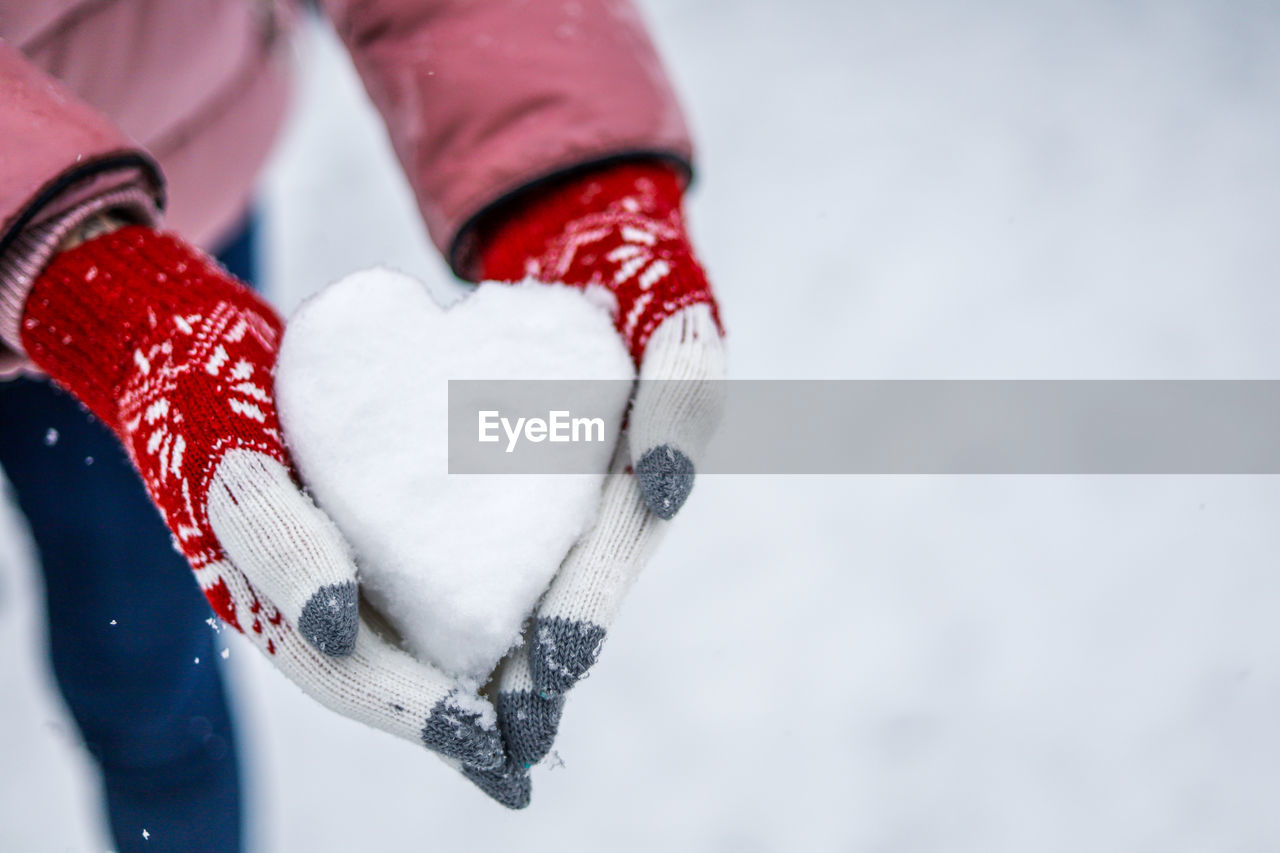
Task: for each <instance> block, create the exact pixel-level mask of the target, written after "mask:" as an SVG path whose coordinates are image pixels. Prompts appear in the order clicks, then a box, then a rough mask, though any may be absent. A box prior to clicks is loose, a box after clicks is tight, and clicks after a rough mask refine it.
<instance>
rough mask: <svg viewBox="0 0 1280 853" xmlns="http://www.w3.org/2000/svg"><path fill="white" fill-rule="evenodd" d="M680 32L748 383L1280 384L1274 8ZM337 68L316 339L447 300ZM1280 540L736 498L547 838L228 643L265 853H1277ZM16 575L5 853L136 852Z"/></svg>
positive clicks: (669, 30) (1063, 496)
mask: <svg viewBox="0 0 1280 853" xmlns="http://www.w3.org/2000/svg"><path fill="white" fill-rule="evenodd" d="M643 5H644V7H645V8H646V9H647V11H648V12H649V17H650V19H651V22H652V24H653V26H654V30H655V34H656V37H657V39H658V41H659V43H660V45H661V46H662V48H663V50H664V53H665V54H666V56H667V57H668V59H669V62H670V64H671V67H672V72H673V74H674V76H675V78H676V80H677V82H678V84H679V85H680V88H681V89H682V91H683V93H684V95H685V98H686V102H687V106H688V108H689V112H690V114H691V117H692V121H693V124H694V127H695V131H696V133H697V136H698V139H699V141H700V143H701V151H702V160H701V163H702V171H701V182H700V185H699V187H698V190H697V194H696V196H695V197H694V199H693V202H692V213H691V216H692V223H693V228H694V230H695V237H696V238H697V241H698V244H699V246H700V247H701V250H702V252H703V254H704V256H705V260H706V262H707V266H708V268H709V269H710V271H711V273H712V275H713V276H714V279H715V281H716V282H717V285H718V287H719V290H720V294H721V297H722V301H723V303H724V310H725V315H726V318H727V321H728V324H729V327H730V330H731V333H732V347H733V351H732V355H733V370H734V374H735V375H736V376H737V377H740V378H783V377H805V378H892V377H918V378H1035V377H1054V378H1095V377H1112V378H1174V377H1179V378H1280V365H1278V363H1277V355H1278V350H1280V347H1277V344H1276V337H1275V329H1276V323H1277V317H1280V287H1277V283H1278V282H1280V275H1278V274H1280V239H1277V238H1276V227H1277V224H1278V223H1280V157H1278V156H1277V152H1278V151H1280V107H1278V106H1277V105H1280V51H1277V49H1276V47H1275V46H1276V45H1277V44H1280V9H1277V7H1276V6H1275V5H1274V4H1271V3H1266V2H1252V3H1250V2H1244V0H1240V2H1235V3H1231V4H1221V3H1214V2H1210V0H1204V1H1203V2H1186V0H1178V1H1177V2H1174V1H1173V0H1160V2H1157V0H1151V1H1150V2H1130V3H1122V4H1121V3H1106V2H1101V0H1099V2H1083V3H1082V2H1042V3H1005V2H998V0H975V2H970V3H964V4H954V3H941V2H926V0H895V2H892V3H890V2H855V3H837V2H828V0H808V2H800V0H791V2H787V3H779V2H774V0H699V2H690V0H651V2H645V3H643ZM300 62H301V63H302V65H303V66H304V68H305V72H306V75H305V76H306V82H305V84H304V85H303V86H302V87H301V90H300V92H299V94H300V96H301V97H300V99H299V102H298V109H297V112H296V114H295V116H294V118H293V123H292V126H291V129H290V132H289V133H288V136H287V139H286V140H285V142H284V144H283V145H282V146H281V148H280V151H279V155H278V157H277V159H276V161H275V163H274V165H273V168H272V170H271V174H270V176H269V180H268V183H267V193H266V199H267V210H268V224H269V226H270V228H269V230H270V232H271V236H272V239H273V245H272V255H271V257H270V264H269V267H270V272H271V273H272V274H273V276H274V280H275V284H276V288H277V290H276V296H277V298H278V301H279V302H280V304H281V305H282V306H283V307H285V308H286V309H287V308H289V307H291V306H292V305H294V304H296V302H297V300H298V299H300V298H301V297H302V296H304V295H305V294H306V293H307V292H309V291H310V290H312V289H314V288H315V287H317V286H320V285H322V284H324V283H326V282H328V281H330V280H332V279H335V278H337V277H338V276H340V275H341V274H343V273H345V272H347V271H349V270H351V269H354V268H357V267H360V266H364V265H369V264H373V263H388V264H392V265H394V266H398V267H400V268H402V269H404V270H407V271H409V272H412V273H414V274H417V275H419V276H422V277H424V278H431V279H433V280H435V281H437V282H438V283H439V287H440V288H441V289H442V291H447V290H449V289H450V288H451V286H450V285H449V284H448V283H447V282H446V281H445V278H444V272H443V267H442V265H441V264H440V262H439V261H438V260H437V259H436V258H435V257H434V256H433V255H432V253H431V252H430V251H429V249H428V247H427V243H426V240H425V237H424V233H423V230H422V228H421V226H420V225H419V224H418V222H417V220H416V215H415V213H414V210H413V205H412V203H411V201H410V198H409V194H408V192H407V190H406V189H405V187H404V186H403V185H402V183H401V181H400V179H399V177H398V175H397V173H396V170H395V166H394V164H393V162H392V160H391V157H390V154H389V149H388V146H387V144H386V142H385V140H384V138H383V136H382V133H381V131H380V129H379V127H378V125H377V122H376V118H375V116H374V115H373V113H372V112H371V110H370V108H369V107H368V106H367V105H366V104H365V102H364V100H363V96H362V93H361V90H360V88H359V84H358V82H357V81H356V80H355V78H354V76H353V74H352V72H351V70H350V68H349V67H348V65H347V63H346V60H345V59H344V58H343V56H342V54H341V53H340V52H339V51H338V49H337V48H336V47H335V45H334V44H333V42H332V40H331V38H330V37H329V36H328V34H327V33H321V32H320V31H318V30H317V31H316V33H313V34H312V37H311V38H309V39H307V40H306V44H304V45H303V47H302V50H301V56H300ZM1278 510H1280V479H1276V478H1263V477H1258V478H1249V477H1234V478H1229V477H1222V478H1211V477H1150V478H1134V477H1130V478H1121V477H1080V478H1071V477H1043V478H1038V477H1009V478H997V477H963V478H962V477H956V478H941V477H935V478H927V477H920V478H889V477H878V478H877V477H867V478H743V477H738V478H730V477H725V478H705V479H703V480H701V481H700V482H699V485H698V487H697V489H696V490H695V492H694V497H693V499H692V500H691V502H690V504H689V505H688V506H687V508H686V509H685V510H684V512H683V513H682V516H681V518H680V519H679V523H678V524H677V525H676V526H675V528H674V530H673V535H672V536H671V537H669V538H668V540H667V541H666V543H665V546H664V549H663V550H662V552H661V554H660V555H659V557H658V558H657V559H656V560H655V561H654V563H653V564H651V566H650V567H649V569H648V571H647V572H646V575H645V576H644V578H643V579H642V581H641V583H640V584H639V585H638V586H637V587H636V589H635V590H634V592H633V594H632V596H631V598H630V599H629V601H628V604H627V607H626V608H625V610H624V612H623V614H622V617H621V621H620V622H619V624H617V626H616V629H615V630H614V632H613V634H612V636H611V638H610V640H609V641H608V644H607V646H606V651H605V654H604V657H603V658H602V663H601V665H600V666H599V667H598V669H597V670H596V671H595V672H594V673H593V675H592V677H591V678H590V680H589V681H587V682H585V683H583V684H582V685H581V686H580V687H579V688H578V689H577V690H576V691H575V692H574V694H573V695H572V696H571V697H570V700H569V704H568V708H567V711H566V716H565V721H564V729H563V733H562V736H561V738H560V740H559V743H558V754H559V757H560V759H561V760H562V762H563V766H555V767H545V766H544V767H541V768H538V769H537V770H536V771H535V776H534V801H533V805H532V807H531V808H530V809H528V810H527V811H525V812H522V813H508V812H505V811H503V810H502V809H500V808H499V807H497V806H495V805H493V804H491V803H490V802H489V801H487V800H486V799H485V798H484V797H483V796H481V795H480V794H479V793H478V792H477V791H475V790H474V789H473V788H472V787H471V786H470V785H469V784H467V783H465V782H463V781H462V780H460V779H458V778H456V777H455V776H454V774H453V773H452V772H451V771H450V770H448V769H447V768H446V767H444V765H443V764H441V763H440V762H438V761H436V760H434V759H433V758H431V757H430V756H429V755H427V754H425V753H423V752H422V751H421V750H417V749H414V748H413V747H412V746H409V745H407V744H404V743H401V742H399V741H396V740H394V739H392V738H390V737H388V736H386V735H383V734H380V733H377V732H374V731H372V730H366V729H364V728H362V727H360V726H359V725H357V724H354V723H350V722H347V721H345V720H343V719H341V718H339V717H336V716H334V715H332V714H330V713H329V712H327V711H325V710H323V709H321V708H320V706H318V705H316V704H314V703H312V702H311V701H310V700H308V699H306V698H305V697H304V696H303V695H302V694H301V693H300V692H299V691H298V690H297V689H296V688H294V687H293V686H292V685H291V684H289V683H288V682H286V681H285V680H284V679H283V678H282V677H279V676H277V675H276V674H275V672H274V671H273V670H271V669H270V668H269V666H268V665H267V664H265V663H264V662H263V661H262V660H260V659H259V658H258V656H257V655H256V653H254V652H253V651H252V650H250V649H249V648H248V647H247V646H245V645H244V644H242V643H240V642H238V641H237V640H236V638H230V640H229V642H230V647H231V659H230V664H231V665H230V669H231V671H232V675H233V678H234V680H235V682H236V687H237V688H238V690H237V693H238V699H239V704H240V707H241V708H242V718H243V724H244V725H243V728H244V736H245V740H246V750H247V751H248V752H249V754H250V755H251V756H252V759H253V760H252V764H251V769H252V773H253V778H252V794H251V795H252V796H253V797H254V800H255V803H256V805H257V808H256V811H255V814H254V827H253V831H254V834H255V837H256V839H257V842H258V844H257V849H260V850H269V851H277V850H280V851H292V850H308V851H315V853H323V851H354V850H380V851H381V850H386V851H399V850H433V851H434V850H441V851H443V850H456V849H467V850H491V849H492V850H498V849H502V850H513V849H518V850H522V851H529V853H533V851H542V850H547V851H556V853H565V851H578V850H583V851H586V850H600V849H608V850H614V851H650V850H654V849H658V848H661V849H665V850H699V851H720V850H723V851H734V853H751V851H766V850H787V851H790V850H859V851H861V850H874V851H1025V850H1037V851H1058V850H1061V851H1078V850H1083V849H1087V850H1100V851H1108V850H1116V851H1135V850H1152V851H1157V850H1158V851H1184V850H1185V851H1193V850H1194V851H1200V850H1213V851H1264V850H1276V849H1280V810H1277V809H1276V808H1275V802H1276V795H1277V793H1278V792H1280V619H1277V618H1276V612H1277V605H1278V604H1280V570H1278V567H1277V555H1280V525H1277V523H1276V514H1277V511H1278ZM0 521H3V523H4V524H6V526H8V525H9V522H8V521H7V520H3V519H0ZM0 543H3V548H4V551H3V559H2V560H0V685H3V690H2V691H0V692H2V693H3V699H0V756H3V759H2V760H3V767H4V772H3V773H0V849H3V850H14V851H46V850H47V851H62V850H74V851H81V850H85V851H100V850H104V849H106V847H107V844H106V842H105V841H104V840H103V835H102V833H101V830H100V829H99V827H98V823H97V820H98V818H97V814H96V811H95V809H96V803H95V794H94V791H93V787H92V786H93V782H92V779H91V777H90V776H89V775H88V765H87V763H86V760H85V759H84V758H83V756H82V755H81V753H80V752H79V749H78V747H77V746H76V742H75V738H74V733H73V731H72V728H71V725H70V723H69V721H68V719H67V717H66V715H65V713H64V712H63V710H62V709H61V707H60V706H59V705H58V704H57V702H56V701H55V699H54V694H53V691H52V688H51V686H50V681H49V676H48V674H47V672H46V670H45V668H44V663H43V658H42V650H41V645H40V632H41V631H42V630H43V628H42V625H41V624H40V620H39V616H38V612H37V601H38V599H37V595H38V586H37V580H36V575H35V573H33V572H32V571H31V570H30V568H29V566H28V563H27V561H26V560H24V558H23V556H22V553H21V543H20V541H19V539H18V538H17V537H16V536H14V535H9V534H8V533H7V532H0ZM335 782H336V784H335Z"/></svg>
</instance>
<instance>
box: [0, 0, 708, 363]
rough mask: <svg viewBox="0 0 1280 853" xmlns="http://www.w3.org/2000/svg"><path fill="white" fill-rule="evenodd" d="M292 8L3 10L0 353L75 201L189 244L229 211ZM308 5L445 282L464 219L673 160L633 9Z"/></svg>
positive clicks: (1, 4)
mask: <svg viewBox="0 0 1280 853" xmlns="http://www.w3.org/2000/svg"><path fill="white" fill-rule="evenodd" d="M295 2H296V0H0V344H2V345H4V346H7V348H8V351H7V352H3V353H0V355H2V356H4V357H7V358H8V359H9V361H10V362H11V363H12V362H14V361H15V359H20V354H21V344H20V341H19V337H18V323H19V319H20V317H21V313H22V304H23V301H24V300H25V298H26V294H27V292H28V291H29V290H30V287H31V283H32V281H33V279H34V277H35V276H36V275H37V274H38V273H39V271H40V270H41V269H42V268H43V266H44V264H45V263H46V262H47V260H48V258H49V256H50V255H51V254H52V251H53V247H54V246H55V245H56V244H57V243H58V242H59V241H60V239H61V238H62V236H64V235H65V234H66V233H67V232H68V231H69V230H70V229H71V228H73V227H75V225H76V224H78V223H79V222H80V221H82V220H83V219H84V218H85V217H86V216H88V215H91V214H92V213H93V212H94V211H97V210H100V209H102V208H104V207H106V208H111V209H113V210H115V211H117V212H119V213H121V214H123V215H125V216H127V217H129V218H132V219H136V220H139V221H142V222H145V223H148V224H158V223H159V222H160V220H161V214H162V211H163V212H164V219H165V225H166V227H168V228H171V229H173V230H176V231H178V232H179V233H181V234H183V235H184V236H186V237H187V238H188V239H190V240H192V241H193V242H195V243H197V244H199V245H203V246H205V247H207V248H208V247H213V246H216V244H217V241H218V240H219V239H220V238H221V237H223V236H225V234H226V232H227V230H228V229H229V228H230V227H231V226H233V225H234V224H235V223H236V221H237V220H238V219H239V218H240V217H241V216H243V214H244V211H245V209H246V207H247V205H248V203H249V199H250V196H251V195H252V192H253V182H254V178H255V176H256V175H257V173H258V171H259V169H260V168H261V166H262V164H263V162H264V160H265V159H266V156H267V153H268V151H269V149H270V147H271V143H272V140H273V139H274V137H275V135H276V131H277V130H278V128H279V125H280V121H281V118H282V112H283V109H284V105H285V101H286V95H287V79H288V70H289V69H288V67H287V66H288V64H289V59H288V51H287V35H288V33H289V32H290V30H291V27H292V24H293V22H294V21H295V19H296V17H297V15H298V10H297V9H296V8H295ZM321 5H322V6H323V7H324V9H325V11H326V12H327V13H328V15H329V17H330V19H331V20H332V22H333V24H334V26H335V28H336V29H337V31H338V34H339V35H340V36H341V38H342V40H343V42H344V43H345V44H346V45H347V47H348V49H349V50H350V51H351V55H352V58H353V59H354V62H355V66H356V68H357V70H358V71H359V73H360V76H361V78H362V79H363V81H364V84H365V88H366V89H367V91H368V93H369V95H370V97H371V98H372V100H373V102H374V104H376V105H377V107H378V109H379V111H380V112H381V113H382V116H383V119H384V120H385V121H386V125H387V129H388V131H389V133H390V136H391V140H392V143H393V145H394V147H395V151H396V154H397V156H398V157H399V159H400V162H401V164H402V165H403V167H404V171H405V174H406V175H407V176H408V179H409V181H410V183H411V185H412V187H413V190H414V193H415V194H416V196H417V200H418V205H419V208H420V210H421V212H422V216H423V219H424V220H425V222H426V225H427V229H428V231H429V232H430V234H431V238H432V239H433V240H434V241H435V243H436V245H437V246H438V247H439V248H440V250H441V251H442V252H444V253H445V256H446V257H447V258H448V259H449V261H450V263H451V264H452V265H453V267H454V269H455V270H457V271H459V272H460V273H461V272H465V269H464V268H465V264H466V255H467V251H468V240H467V237H468V226H469V225H470V224H471V223H473V222H474V221H475V220H476V219H477V218H478V217H479V216H480V215H481V214H482V213H484V211H485V210H486V209H487V208H489V207H491V206H492V205H494V204H496V203H498V202H499V201H501V200H502V199H503V198H505V197H506V196H508V195H510V194H512V193H515V192H518V191H519V190H520V189H521V188H523V187H526V186H528V185H529V184H531V183H533V182H536V181H538V180H541V179H543V178H546V177H548V176H551V175H554V174H556V173H559V172H563V171H566V170H570V169H573V168H575V167H578V166H582V165H585V164H589V163H592V162H596V161H602V160H608V159H611V158H614V157H619V156H626V155H634V154H649V155H657V156H661V157H665V158H668V159H671V160H674V161H676V162H677V163H680V164H683V165H684V166H685V168H686V170H687V169H688V164H689V162H690V159H691V156H692V154H691V146H690V143H689V139H688V135H687V132H686V130H685V125H684V121H683V119H682V117H681V114H680V110H679V107H678V105H677V104H676V101H675V98H674V96H673V94H672V91H671V87H670V85H669V83H668V81H667V79H666V76H665V75H664V73H663V70H662V66H661V64H660V62H659V60H658V58H657V56H656V54H655V52H654V49H653V46H652V44H651V43H650V40H649V37H648V35H647V34H646V32H645V29H644V25H643V23H642V22H641V20H640V18H639V16H638V15H637V13H636V11H635V9H634V8H633V7H632V5H631V3H630V0H322V3H321ZM320 177H323V176H320ZM0 349H3V346H0Z"/></svg>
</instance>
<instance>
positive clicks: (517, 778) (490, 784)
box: [462, 763, 533, 809]
mask: <svg viewBox="0 0 1280 853" xmlns="http://www.w3.org/2000/svg"><path fill="white" fill-rule="evenodd" d="M462 775H463V776H466V777H467V778H468V779H470V780H471V781H472V782H473V783H474V784H475V786H476V787H477V788H479V789H480V790H481V791H484V792H485V793H486V794H488V795H489V796H490V797H492V798H493V799H494V800H497V801H498V802H499V803H501V804H502V805H504V806H506V807H507V808H509V809H522V808H524V807H526V806H528V805H529V800H530V799H531V798H532V797H533V783H532V782H531V781H530V779H529V773H528V771H526V770H523V769H520V768H517V767H515V766H514V765H512V764H510V763H507V764H505V765H504V766H502V767H501V768H497V769H493V770H477V769H475V768H472V767H463V768H462Z"/></svg>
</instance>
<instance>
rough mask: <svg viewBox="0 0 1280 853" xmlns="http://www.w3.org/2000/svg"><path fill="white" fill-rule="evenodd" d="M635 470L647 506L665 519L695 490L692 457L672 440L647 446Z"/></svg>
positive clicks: (677, 510)
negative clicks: (674, 444) (671, 441)
mask: <svg viewBox="0 0 1280 853" xmlns="http://www.w3.org/2000/svg"><path fill="white" fill-rule="evenodd" d="M635 472H636V480H637V481H639V483H640V495H641V497H643V498H644V503H645V506H647V507H649V511H650V512H652V513H653V514H654V515H656V516H658V517H659V518H662V519H670V518H672V517H674V516H675V514H676V513H677V512H679V511H680V507H682V506H684V502H685V501H686V500H688V499H689V493H690V492H691V491H693V480H694V473H695V472H694V468H693V460H691V459H690V458H689V457H688V456H687V455H685V454H684V453H682V452H680V451H679V450H677V449H676V448H674V447H672V446H671V445H669V444H660V445H658V446H657V447H653V448H650V449H649V450H646V451H645V452H644V454H643V455H641V457H640V460H639V461H638V462H636V463H635Z"/></svg>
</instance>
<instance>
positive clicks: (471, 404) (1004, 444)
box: [449, 380, 1280, 474]
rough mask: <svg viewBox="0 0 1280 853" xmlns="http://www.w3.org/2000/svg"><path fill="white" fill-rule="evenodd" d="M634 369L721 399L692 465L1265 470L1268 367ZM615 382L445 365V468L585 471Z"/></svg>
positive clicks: (1272, 413) (592, 462) (1270, 388)
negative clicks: (1199, 376)
mask: <svg viewBox="0 0 1280 853" xmlns="http://www.w3.org/2000/svg"><path fill="white" fill-rule="evenodd" d="M628 384H630V383H628ZM649 384H652V385H665V386H670V387H664V388H653V389H648V390H649V391H656V392H658V393H657V394H656V396H659V397H668V396H677V395H678V396H686V395H685V394H678V392H691V391H695V390H696V391H699V392H700V395H702V396H706V397H707V398H708V399H719V400H720V402H721V404H722V405H723V415H722V418H721V422H720V428H719V430H718V431H717V432H716V434H715V437H714V438H713V439H712V441H711V444H710V446H709V447H707V448H706V449H705V451H703V452H702V453H696V449H695V459H696V461H697V468H698V472H699V473H702V474H1276V473H1280V381H1276V380H1240V381H1236V380H1204V381H1196V380H1174V381H1149V380H1119V381H1099V380H1064V381H1054V380H1030V381H1003V380H1000V381H994V380H993V381H965V380H961V381H955V380H923V381H906V380H893V381H855V380H847V381H846V380H833V381H820V380H776V381H765V380H732V381H725V382H719V383H716V384H715V386H714V387H713V388H711V389H707V388H701V389H695V388H693V387H692V386H691V385H687V384H682V383H680V382H677V381H671V382H653V383H649ZM677 386H680V387H677ZM619 390H620V389H619V387H618V385H617V384H616V383H609V382H601V381H546V382H529V381H471V380H467V381H459V380H455V381H450V383H449V471H450V473H453V474H547V473H556V474H584V473H591V472H592V471H593V469H594V468H595V467H596V466H598V465H599V461H598V460H599V448H600V444H598V443H595V442H596V440H597V436H599V438H600V440H601V441H607V442H610V443H612V442H613V441H614V440H615V438H616V436H617V434H618V431H619V428H620V426H621V424H620V423H618V421H617V418H616V417H614V418H612V419H611V418H609V417H608V416H607V411H608V404H606V403H604V402H602V401H606V400H608V399H610V398H611V397H613V396H614V395H615V394H616V393H617V392H618V391H619ZM521 419H523V420H521ZM597 420H598V421H599V422H600V423H599V424H598V425H597V423H596V421H597ZM673 434H679V430H678V427H676V426H673ZM495 436H496V439H495ZM540 436H541V437H540Z"/></svg>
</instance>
